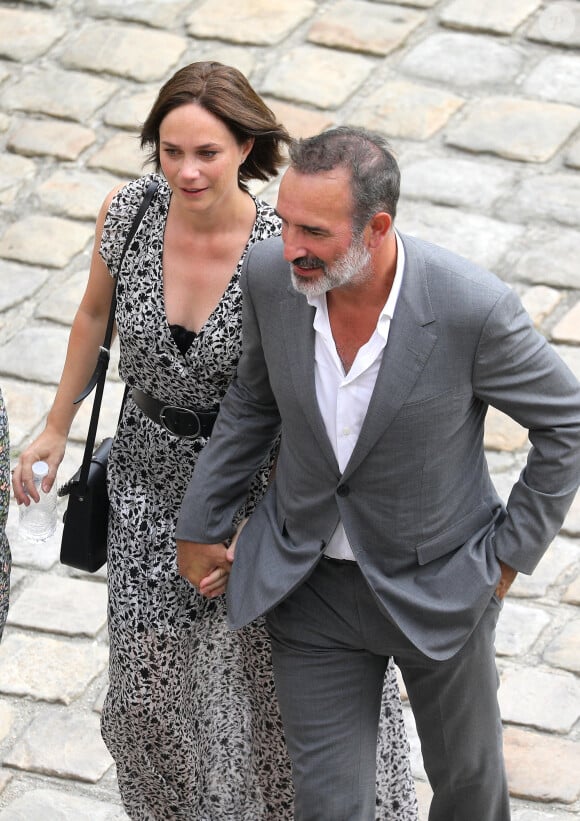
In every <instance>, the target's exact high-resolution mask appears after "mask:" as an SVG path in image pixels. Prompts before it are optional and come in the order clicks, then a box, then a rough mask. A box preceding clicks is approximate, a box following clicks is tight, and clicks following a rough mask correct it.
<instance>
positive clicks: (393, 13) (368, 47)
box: [308, 0, 425, 55]
mask: <svg viewBox="0 0 580 821" xmlns="http://www.w3.org/2000/svg"><path fill="white" fill-rule="evenodd" d="M424 20H425V15H424V14H422V13H421V12H417V11H413V10H411V9H409V10H406V9H401V8H400V7H396V6H393V7H391V6H384V7H383V6H377V7H376V8H373V7H372V6H369V4H368V2H366V0H362V2H361V1H360V0H341V1H340V2H339V3H337V4H336V5H335V6H333V7H332V8H331V9H330V10H329V11H327V12H326V13H325V14H323V15H322V16H321V17H320V18H319V19H318V20H317V21H316V22H315V23H314V24H313V25H312V26H311V27H310V29H309V31H308V40H309V41H310V42H311V43H318V44H319V45H322V46H336V47H337V48H343V49H346V50H348V51H363V52H368V53H369V54H378V55H385V54H390V52H391V51H394V50H395V49H397V48H399V47H400V46H401V45H402V44H403V43H404V42H405V40H406V39H407V38H408V36H409V34H411V32H412V31H413V30H414V29H415V28H416V27H417V26H419V25H421V23H422V22H423V21H424Z"/></svg>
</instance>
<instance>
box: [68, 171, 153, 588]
mask: <svg viewBox="0 0 580 821" xmlns="http://www.w3.org/2000/svg"><path fill="white" fill-rule="evenodd" d="M157 187H158V183H157V182H155V181H153V182H150V183H149V185H148V186H147V190H146V191H145V195H144V197H143V200H142V202H141V205H140V206H139V210H138V211H137V214H136V215H135V219H134V220H133V223H132V225H131V228H130V229H129V233H128V234H127V239H126V240H125V245H124V246H123V251H122V253H121V259H120V260H119V267H118V269H117V270H118V271H120V270H121V266H122V264H123V260H124V258H125V254H126V252H127V248H128V247H129V244H130V243H131V240H132V239H133V237H134V236H135V233H136V231H137V228H138V227H139V225H140V223H141V220H142V219H143V216H144V214H145V212H146V210H147V208H148V207H149V205H150V203H151V200H152V199H153V197H154V195H155V192H156V190H157ZM116 304H117V277H115V288H114V289H113V297H112V299H111V308H110V310H109V319H108V322H107V329H106V331H105V338H104V340H103V344H102V345H101V347H100V349H99V358H98V360H97V365H96V367H95V370H94V372H93V375H92V376H91V378H90V380H89V382H88V384H87V386H86V388H85V389H84V390H83V392H82V393H81V394H80V395H79V396H77V398H76V399H75V400H74V403H75V405H76V404H77V403H78V402H82V400H83V399H85V397H87V396H88V395H89V393H91V391H92V390H93V388H95V387H96V391H95V398H94V400H93V410H92V414H91V421H90V424H89V431H88V433H87V440H86V444H85V452H84V456H83V462H82V465H81V466H80V468H79V469H78V471H77V472H76V473H75V475H74V476H73V477H72V478H71V479H69V481H68V482H67V483H66V484H65V485H63V486H62V487H61V488H59V490H58V495H59V496H66V495H68V503H67V508H66V511H65V513H64V516H63V522H64V529H63V532H62V541H61V545H60V561H61V562H62V564H66V565H69V566H70V567H76V568H77V569H78V570H86V571H88V572H89V573H94V572H95V571H96V570H98V569H99V568H100V567H102V566H103V565H104V564H105V562H106V561H107V526H108V522H109V496H108V493H107V459H108V457H109V451H110V450H111V445H112V443H113V439H112V437H108V438H107V439H104V440H103V441H102V442H101V444H100V445H99V447H98V448H97V449H96V450H95V452H94V453H93V448H94V445H95V437H96V434H97V424H98V421H99V412H100V410H101V401H102V399H103V390H104V387H105V378H106V376H107V368H108V365H109V357H110V347H111V338H112V336H113V325H114V323H115V307H116ZM126 396H127V388H125V393H124V395H123V402H122V404H121V413H122V412H123V406H124V404H125V397H126Z"/></svg>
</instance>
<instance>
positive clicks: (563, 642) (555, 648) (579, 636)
mask: <svg viewBox="0 0 580 821" xmlns="http://www.w3.org/2000/svg"><path fill="white" fill-rule="evenodd" d="M544 660H545V661H547V662H548V664H552V665H553V666H554V667H561V668H562V669H563V670H570V671H572V672H573V673H580V622H579V621H576V620H573V621H570V622H568V624H566V625H565V627H564V628H563V629H562V630H561V631H560V633H558V635H557V636H556V638H555V639H554V641H553V642H551V644H550V645H549V646H548V647H547V649H546V652H545V653H544Z"/></svg>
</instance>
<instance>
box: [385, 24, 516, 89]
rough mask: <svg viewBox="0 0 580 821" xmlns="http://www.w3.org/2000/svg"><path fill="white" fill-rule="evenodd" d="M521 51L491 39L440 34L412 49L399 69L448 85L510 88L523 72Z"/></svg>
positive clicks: (467, 35)
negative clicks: (503, 86) (502, 86)
mask: <svg viewBox="0 0 580 821" xmlns="http://www.w3.org/2000/svg"><path fill="white" fill-rule="evenodd" d="M523 60H524V54H523V52H521V51H519V50H516V49H514V48H513V47H510V46H508V45H506V44H504V43H501V42H497V41H496V40H494V39H493V38H491V37H479V36H475V35H472V34H459V33H457V34H455V33H451V32H441V33H439V34H433V35H432V36H431V37H428V38H427V39H426V40H423V41H422V42H421V43H419V44H418V45H417V46H415V48H413V49H411V51H409V52H408V53H407V55H406V56H405V57H404V58H403V59H402V60H401V62H400V63H399V68H400V69H401V70H402V71H404V72H406V73H408V74H414V75H416V76H417V77H422V78H426V79H428V80H437V81H438V82H441V83H447V84H449V85H450V86H452V87H453V86H458V87H460V88H461V87H463V86H485V85H491V86H496V85H499V86H501V85H506V86H508V85H510V84H512V83H513V82H514V80H515V78H516V77H517V75H518V74H519V72H520V71H521V69H522V63H523Z"/></svg>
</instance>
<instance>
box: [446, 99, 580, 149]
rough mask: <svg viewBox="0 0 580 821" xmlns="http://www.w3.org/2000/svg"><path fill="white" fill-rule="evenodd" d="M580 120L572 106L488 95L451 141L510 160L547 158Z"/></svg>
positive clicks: (474, 105)
mask: <svg viewBox="0 0 580 821" xmlns="http://www.w3.org/2000/svg"><path fill="white" fill-rule="evenodd" d="M579 124H580V112H579V111H578V109H576V108H574V107H572V106H566V105H561V104H557V103H543V102H537V101H535V100H521V99H519V98H515V97H488V98H486V99H485V100H479V101H477V102H474V103H472V104H471V106H470V107H469V110H468V111H467V112H465V119H464V121H463V122H462V123H461V124H460V125H458V126H457V127H456V128H454V129H451V130H450V132H449V136H448V137H447V142H448V144H449V145H454V146H456V147H458V148H463V149H465V150H467V151H474V152H480V151H485V152H489V153H492V154H497V155H498V156H500V157H504V158H506V159H509V160H523V161H526V162H546V161H547V160H549V159H550V158H551V157H553V156H554V154H555V153H556V152H557V151H558V150H559V149H560V148H561V147H562V145H563V144H564V143H565V142H566V140H567V139H568V138H569V137H570V136H571V135H572V132H573V131H574V130H575V129H576V128H577V127H578V125H579Z"/></svg>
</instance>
